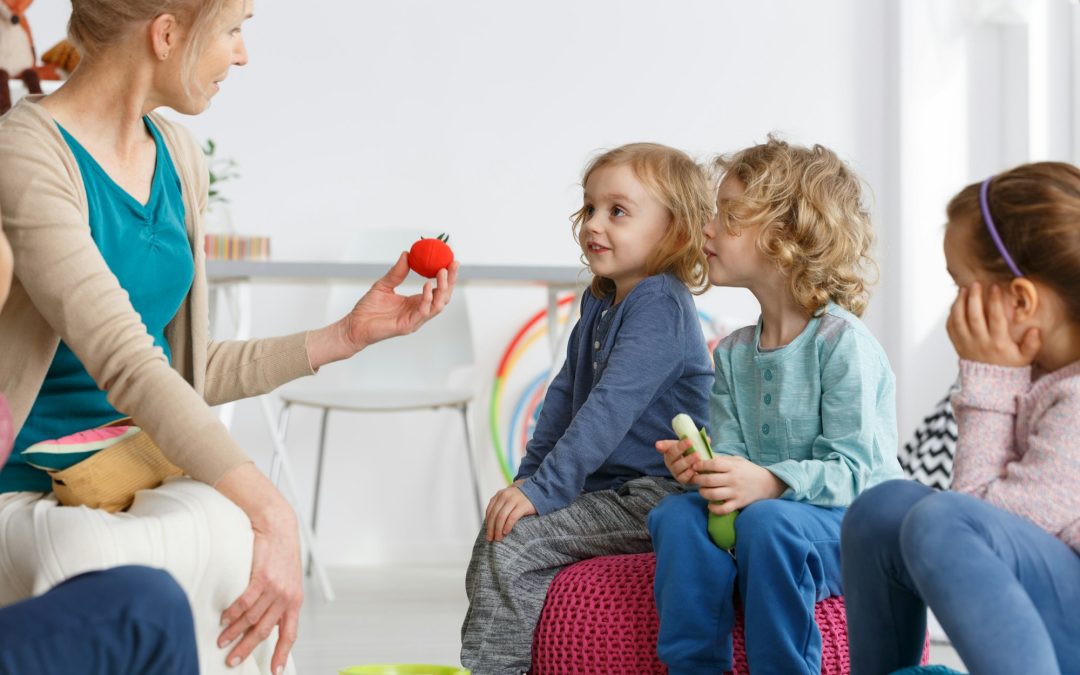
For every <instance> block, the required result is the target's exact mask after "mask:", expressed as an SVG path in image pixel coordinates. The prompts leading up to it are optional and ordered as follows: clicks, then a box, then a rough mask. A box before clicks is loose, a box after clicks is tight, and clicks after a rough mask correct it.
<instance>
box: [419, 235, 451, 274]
mask: <svg viewBox="0 0 1080 675" xmlns="http://www.w3.org/2000/svg"><path fill="white" fill-rule="evenodd" d="M448 241H450V237H449V236H448V235H445V234H440V235H439V236H438V237H435V238H434V239H427V238H425V237H420V241H418V242H416V243H415V244H413V245H412V248H411V249H409V267H410V268H411V269H412V271H413V272H416V273H417V274H419V275H420V276H422V277H427V278H428V279H434V278H435V275H436V274H438V273H439V270H441V269H445V268H447V267H449V266H450V263H452V262H454V252H453V251H451V250H450V247H449V246H448V245H447V243H446V242H448Z"/></svg>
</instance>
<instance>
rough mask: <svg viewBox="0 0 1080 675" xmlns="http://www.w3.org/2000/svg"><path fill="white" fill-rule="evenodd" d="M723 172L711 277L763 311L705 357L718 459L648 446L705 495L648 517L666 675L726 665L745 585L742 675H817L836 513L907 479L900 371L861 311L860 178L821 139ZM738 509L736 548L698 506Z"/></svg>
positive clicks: (835, 547) (835, 591)
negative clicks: (712, 373)
mask: <svg viewBox="0 0 1080 675" xmlns="http://www.w3.org/2000/svg"><path fill="white" fill-rule="evenodd" d="M716 168H717V169H718V170H719V172H720V174H721V177H722V178H721V181H720V186H719V189H718V192H717V195H718V198H717V207H718V210H717V216H716V218H715V219H714V220H713V221H712V222H710V223H709V224H708V226H707V227H706V228H705V240H706V241H705V254H706V255H707V256H708V259H709V280H710V281H711V282H712V283H713V284H715V285H718V286H734V287H740V288H747V289H749V290H750V292H751V293H753V294H754V296H755V298H756V299H757V300H758V302H759V303H760V305H761V316H760V318H759V319H758V322H757V324H756V325H753V326H747V327H746V328H742V329H740V330H737V331H735V332H734V333H732V334H731V335H729V336H728V337H726V338H725V339H724V340H723V341H721V342H720V344H719V345H718V346H717V348H716V350H715V352H714V361H715V364H716V377H715V381H714V384H713V388H712V395H711V401H710V411H709V412H710V421H711V427H710V428H711V431H712V439H713V452H714V454H715V455H717V456H715V457H714V458H713V459H708V460H702V459H700V458H699V457H698V455H696V454H690V455H688V456H685V457H684V456H683V454H684V453H685V452H686V451H687V450H688V449H689V447H690V443H689V441H688V440H684V441H681V442H680V441H673V440H665V441H658V442H657V443H656V447H657V450H659V451H660V452H662V453H663V454H664V461H665V463H666V465H667V466H668V469H669V470H670V471H671V474H672V475H673V476H674V477H675V478H676V479H677V480H678V481H679V482H680V483H684V484H688V485H694V486H697V487H698V491H696V492H689V493H686V494H681V495H676V496H671V497H668V498H666V499H665V500H664V501H662V502H661V503H660V504H659V505H658V506H657V507H656V508H655V509H654V510H653V512H652V513H651V514H650V516H649V530H650V532H651V533H652V536H653V545H654V547H655V549H656V587H655V593H656V604H657V610H658V612H659V615H660V635H659V639H658V645H657V650H658V653H659V656H660V658H661V660H662V661H664V663H665V664H667V666H668V669H669V672H671V673H672V675H680V674H685V673H695V674H696V673H706V672H716V673H719V672H723V671H726V670H730V669H731V668H732V658H733V657H732V637H731V632H732V628H733V627H734V625H735V599H734V596H735V593H736V591H737V593H738V595H739V597H740V598H741V604H742V609H743V612H744V616H745V626H746V655H747V659H748V660H749V664H750V670H751V672H753V673H755V674H757V673H783V674H784V675H794V674H797V673H818V672H820V668H821V635H820V633H819V631H818V629H817V625H816V624H815V623H814V605H815V603H816V602H818V601H820V600H823V599H824V598H826V597H829V596H833V595H839V594H841V585H840V521H841V519H842V518H843V516H844V511H845V510H846V507H847V506H848V504H850V503H851V502H852V500H854V499H855V497H856V496H857V495H858V494H859V493H860V492H862V491H863V490H865V489H867V488H868V487H870V486H873V485H876V484H877V483H880V482H883V481H885V480H888V479H890V478H894V477H898V476H900V475H901V472H900V466H899V464H898V462H897V460H896V443H897V437H896V411H895V378H894V376H893V373H892V370H891V369H890V367H889V362H888V359H887V358H886V356H885V352H884V350H882V348H881V345H879V344H878V342H877V340H875V339H874V337H873V335H871V333H870V331H869V330H868V329H867V328H866V326H865V325H863V323H862V322H861V321H860V320H859V318H858V316H859V315H860V314H861V313H862V311H863V309H864V308H865V307H866V304H867V298H868V292H867V289H866V286H867V282H866V279H865V274H866V268H867V267H868V266H869V264H870V263H871V259H870V247H871V245H872V243H873V232H872V229H871V225H870V219H869V216H868V214H867V212H866V211H865V209H864V207H863V206H862V203H861V183H860V180H859V179H858V177H857V176H856V175H855V174H854V173H853V172H852V171H851V169H850V168H849V167H848V166H847V165H846V164H844V162H842V161H841V160H840V159H839V158H838V157H837V156H836V154H835V153H834V152H832V151H831V150H829V149H827V148H824V147H822V146H820V145H815V146H814V147H812V148H805V147H799V146H795V145H790V144H788V143H786V142H784V141H781V140H778V139H776V138H774V137H770V138H769V140H768V142H766V143H764V144H761V145H756V146H753V147H750V148H747V149H745V150H742V151H740V152H737V153H735V154H734V155H732V156H727V157H721V158H720V159H718V160H717V162H716ZM736 510H738V511H739V513H738V515H737V517H736V518H735V522H734V527H735V546H734V549H733V551H732V552H731V553H728V552H727V551H724V550H722V549H720V548H718V547H717V546H716V545H715V544H714V543H713V541H712V539H710V537H709V534H708V532H707V526H706V522H707V514H708V513H713V514H729V513H733V512H735V511H736Z"/></svg>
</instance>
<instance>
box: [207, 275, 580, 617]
mask: <svg viewBox="0 0 1080 675" xmlns="http://www.w3.org/2000/svg"><path fill="white" fill-rule="evenodd" d="M392 264H393V263H392V262H389V261H388V262H385V263H344V262H275V261H266V262H256V261H241V260H237V261H232V260H229V261H226V260H211V261H207V263H206V273H207V278H208V281H209V283H210V286H211V302H212V303H214V305H216V304H217V303H227V304H228V305H229V306H230V314H232V316H233V321H234V324H235V337H236V338H237V339H241V340H244V339H247V338H250V337H251V321H252V302H251V286H252V284H253V283H283V282H284V283H327V282H332V281H374V280H376V279H379V278H380V277H382V276H383V275H384V274H386V271H387V270H389V269H390V267H391V265H392ZM589 280H590V276H589V274H588V273H587V272H586V271H584V270H583V269H582V268H581V267H580V266H576V265H574V266H570V265H548V266H544V265H533V266H517V265H462V266H461V269H460V270H459V271H458V280H457V284H458V285H459V286H472V285H487V286H508V285H526V286H527V285H533V286H543V287H544V288H545V289H546V290H547V301H548V302H547V319H548V326H549V327H552V328H551V329H549V330H548V340H549V346H550V349H551V354H552V359H553V361H552V362H553V363H558V357H559V356H560V352H561V351H562V347H563V345H564V344H565V342H566V339H567V336H568V335H569V332H570V330H571V328H572V326H573V323H574V322H573V321H567V322H566V324H565V325H564V326H563V328H562V329H561V330H555V329H554V328H553V327H554V326H557V325H558V318H559V316H558V310H559V303H558V296H559V294H560V293H564V292H566V291H573V292H574V294H575V297H577V296H580V294H581V293H582V292H584V290H585V288H586V287H587V285H588V283H589ZM214 305H212V307H213V306H214ZM215 315H216V312H213V311H212V313H211V316H215ZM555 372H556V368H552V369H551V376H552V377H554V374H555ZM259 403H260V405H261V408H262V412H263V416H264V418H265V421H266V425H267V429H268V431H269V432H270V438H271V442H272V443H273V446H274V464H273V466H272V468H271V472H270V474H271V478H272V479H274V480H275V482H278V478H280V482H281V483H282V487H283V488H284V489H285V491H286V493H287V495H288V496H290V497H291V499H292V502H293V504H294V506H295V507H296V508H297V510H298V511H299V510H300V504H299V498H298V492H297V488H296V481H295V479H294V477H293V474H292V470H291V467H290V464H289V462H288V461H287V448H286V446H285V439H284V434H283V433H282V431H283V429H282V426H281V424H280V420H278V421H277V422H275V420H274V413H273V410H272V408H271V406H270V401H269V399H268V398H267V397H266V396H260V397H259ZM232 411H233V406H232V404H226V405H224V406H221V419H222V421H223V422H224V423H225V424H226V426H228V425H229V424H230V422H231V421H232ZM299 520H300V522H301V535H302V536H303V538H304V541H305V544H306V545H307V547H308V551H309V553H310V561H311V569H312V571H313V572H314V574H315V578H316V581H317V583H318V584H319V587H320V590H321V591H322V594H323V597H324V598H325V599H326V600H327V601H330V600H332V599H333V597H334V593H333V590H332V588H331V587H330V580H329V578H328V577H327V575H326V569H325V568H324V566H323V565H322V563H321V561H320V560H319V557H318V553H317V550H316V549H317V545H318V544H317V541H316V539H315V532H314V531H313V530H312V527H311V525H310V524H309V523H308V521H307V519H306V518H303V517H301V518H299Z"/></svg>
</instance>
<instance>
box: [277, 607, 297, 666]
mask: <svg viewBox="0 0 1080 675" xmlns="http://www.w3.org/2000/svg"><path fill="white" fill-rule="evenodd" d="M299 624H300V605H299V604H298V605H296V606H295V607H290V608H289V609H288V610H287V611H286V612H285V615H284V616H283V617H282V618H281V623H280V624H278V641H277V644H276V645H274V656H273V658H271V659H270V667H271V668H272V669H273V671H274V675H278V674H279V673H281V672H283V671H284V670H285V666H286V664H288V662H289V653H290V652H292V648H293V645H295V644H296V637H297V635H298V633H297V626H298V625H299Z"/></svg>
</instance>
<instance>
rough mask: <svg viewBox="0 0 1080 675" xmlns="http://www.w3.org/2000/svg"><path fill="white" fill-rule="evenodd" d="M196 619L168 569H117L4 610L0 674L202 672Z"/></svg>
mask: <svg viewBox="0 0 1080 675" xmlns="http://www.w3.org/2000/svg"><path fill="white" fill-rule="evenodd" d="M198 672H199V659H198V654H197V652H196V648H195V624H194V622H193V621H192V618H191V608H190V606H189V605H188V601H187V596H185V595H184V591H183V590H181V588H180V586H179V585H178V584H177V583H176V582H175V581H174V580H173V578H172V577H171V576H169V574H168V573H167V572H164V571H162V570H156V569H150V568H148V567H134V566H129V567H116V568H114V569H110V570H105V571H102V572H90V573H88V574H82V575H80V576H77V577H73V578H71V579H68V580H67V581H65V582H64V583H62V584H60V585H59V586H57V587H56V588H54V589H52V590H51V591H49V592H48V593H46V594H44V595H42V596H40V597H37V598H32V599H30V600H24V601H22V602H19V603H16V604H14V605H10V606H8V607H4V608H3V609H0V673H3V674H4V675H6V674H8V673H57V674H61V673H79V674H80V675H143V674H145V675H151V674H153V675H157V674H159V673H160V674H162V675H197V674H198Z"/></svg>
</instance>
